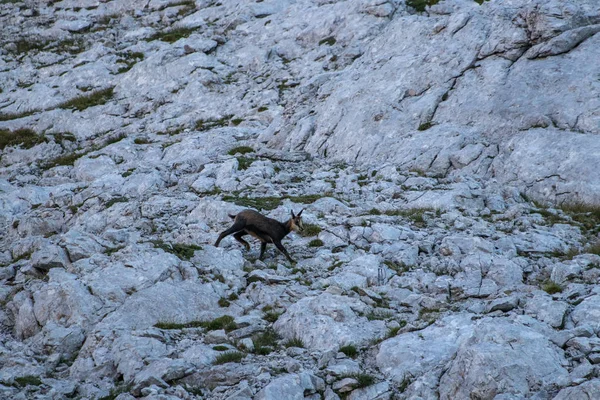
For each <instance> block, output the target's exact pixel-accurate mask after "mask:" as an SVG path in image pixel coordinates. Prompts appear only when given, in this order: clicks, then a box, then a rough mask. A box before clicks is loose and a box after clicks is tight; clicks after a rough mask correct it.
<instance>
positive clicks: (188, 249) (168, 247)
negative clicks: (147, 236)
mask: <svg viewBox="0 0 600 400" xmlns="http://www.w3.org/2000/svg"><path fill="white" fill-rule="evenodd" d="M152 243H153V244H154V247H157V248H159V249H163V250H164V251H166V252H167V253H171V254H175V255H176V256H177V257H179V258H180V259H182V260H189V259H190V258H192V257H193V256H194V252H195V251H196V250H202V247H200V246H197V245H195V244H183V243H175V244H170V243H165V242H162V241H160V240H154V241H152Z"/></svg>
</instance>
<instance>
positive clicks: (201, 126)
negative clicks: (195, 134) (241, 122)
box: [195, 115, 233, 132]
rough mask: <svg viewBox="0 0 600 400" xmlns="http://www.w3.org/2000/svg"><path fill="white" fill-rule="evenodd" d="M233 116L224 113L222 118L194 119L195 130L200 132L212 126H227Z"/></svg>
mask: <svg viewBox="0 0 600 400" xmlns="http://www.w3.org/2000/svg"><path fill="white" fill-rule="evenodd" d="M232 117H233V115H225V116H224V117H222V118H219V119H207V120H204V119H199V120H197V121H196V125H195V128H196V130H197V131H200V132H204V131H207V130H209V129H213V128H222V127H224V126H228V125H229V121H230V120H231V118H232Z"/></svg>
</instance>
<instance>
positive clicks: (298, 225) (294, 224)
mask: <svg viewBox="0 0 600 400" xmlns="http://www.w3.org/2000/svg"><path fill="white" fill-rule="evenodd" d="M302 211H304V208H303V209H302V210H301V211H300V212H299V213H298V215H294V210H292V218H291V219H290V230H291V231H298V232H302V231H303V230H304V225H302Z"/></svg>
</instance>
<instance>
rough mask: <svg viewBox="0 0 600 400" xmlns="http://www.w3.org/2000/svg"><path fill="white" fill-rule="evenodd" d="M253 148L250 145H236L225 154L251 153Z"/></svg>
mask: <svg viewBox="0 0 600 400" xmlns="http://www.w3.org/2000/svg"><path fill="white" fill-rule="evenodd" d="M253 152H254V149H253V148H252V147H249V146H238V147H234V148H233V149H231V150H229V151H228V152H227V154H229V155H230V156H234V155H236V154H241V155H244V154H248V153H253Z"/></svg>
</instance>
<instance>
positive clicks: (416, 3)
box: [406, 0, 440, 12]
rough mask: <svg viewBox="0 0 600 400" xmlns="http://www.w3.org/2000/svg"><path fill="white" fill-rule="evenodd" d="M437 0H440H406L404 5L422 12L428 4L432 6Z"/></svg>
mask: <svg viewBox="0 0 600 400" xmlns="http://www.w3.org/2000/svg"><path fill="white" fill-rule="evenodd" d="M439 2H440V0H406V5H407V6H409V7H412V8H414V9H415V10H417V11H419V12H423V11H425V8H427V7H428V6H433V5H434V4H437V3H439Z"/></svg>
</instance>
